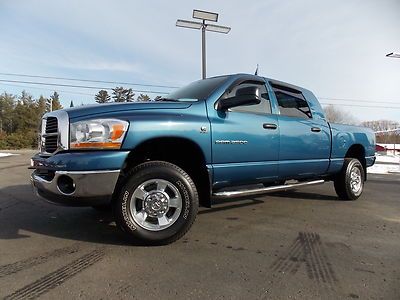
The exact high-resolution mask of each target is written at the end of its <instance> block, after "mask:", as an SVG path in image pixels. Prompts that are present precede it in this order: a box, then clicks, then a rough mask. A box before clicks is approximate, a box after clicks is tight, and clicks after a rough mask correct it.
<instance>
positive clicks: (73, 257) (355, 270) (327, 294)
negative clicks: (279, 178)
mask: <svg viewBox="0 0 400 300" xmlns="http://www.w3.org/2000/svg"><path fill="white" fill-rule="evenodd" d="M17 153H18V154H19V155H17V156H10V157H3V158H0V298H5V299H31V298H36V297H40V298H41V299H70V298H84V299H88V298H89V299H125V298H132V299H160V298H163V299H205V298H211V299H346V298H347V299H358V298H359V299H400V197H399V194H400V175H369V180H368V182H367V183H366V186H365V191H364V194H363V196H362V198H360V199H359V200H357V201H349V202H348V201H339V200H338V199H337V197H336V194H335V192H334V189H333V185H332V183H326V184H324V185H320V186H314V187H308V188H304V189H298V190H296V191H292V192H281V193H275V194H269V195H267V196H263V197H253V198H248V199H241V200H236V201H224V202H220V203H218V204H216V205H214V206H213V208H211V209H201V210H200V213H199V215H198V217H197V220H196V222H195V224H194V225H193V227H192V229H191V230H190V231H189V233H188V234H187V235H186V236H184V237H183V238H182V239H181V240H179V241H177V242H175V243H173V244H171V245H168V246H161V247H143V246H135V245H130V244H128V243H127V242H126V241H125V240H124V238H123V235H122V234H121V233H120V232H119V231H118V229H117V228H116V226H115V223H114V222H113V219H112V216H111V214H110V213H107V212H98V211H95V210H93V209H91V208H67V207H61V206H55V205H52V204H48V203H45V202H43V201H41V200H38V199H37V198H36V197H35V196H34V194H33V192H32V189H31V187H30V183H29V175H30V171H29V170H28V169H27V167H28V165H29V158H30V156H31V155H32V154H33V152H32V151H20V152H17Z"/></svg>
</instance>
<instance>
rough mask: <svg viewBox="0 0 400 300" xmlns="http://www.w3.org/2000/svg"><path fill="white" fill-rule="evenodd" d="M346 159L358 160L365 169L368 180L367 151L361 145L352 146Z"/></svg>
mask: <svg viewBox="0 0 400 300" xmlns="http://www.w3.org/2000/svg"><path fill="white" fill-rule="evenodd" d="M345 158H357V159H358V160H359V161H360V163H361V164H362V166H363V168H364V173H365V178H367V162H366V160H365V149H364V147H363V146H362V145H360V144H354V145H352V146H351V147H350V148H349V150H347V153H346V155H345Z"/></svg>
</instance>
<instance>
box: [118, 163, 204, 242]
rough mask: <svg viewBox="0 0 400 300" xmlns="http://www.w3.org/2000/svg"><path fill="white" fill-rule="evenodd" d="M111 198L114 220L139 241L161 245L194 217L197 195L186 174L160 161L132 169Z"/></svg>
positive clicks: (181, 231) (182, 230) (178, 234)
mask: <svg viewBox="0 0 400 300" xmlns="http://www.w3.org/2000/svg"><path fill="white" fill-rule="evenodd" d="M127 177H128V178H127V181H126V183H125V184H124V185H123V187H122V188H121V191H120V194H119V197H118V198H117V199H116V200H115V201H114V202H113V211H114V215H115V220H116V223H117V225H118V226H119V228H120V229H121V230H122V231H123V232H125V233H126V234H127V237H128V238H129V239H130V240H132V241H134V242H139V243H141V244H146V245H165V244H169V243H172V242H174V241H176V240H178V239H180V238H181V237H182V236H183V235H185V233H186V232H187V231H188V230H189V229H190V227H191V226H192V224H193V222H194V221H195V219H196V215H197V211H198V206H199V197H198V193H197V189H196V186H195V184H194V182H193V180H192V179H191V178H190V176H189V175H188V174H187V173H186V172H185V171H184V170H182V169H181V168H180V167H178V166H176V165H174V164H172V163H169V162H164V161H151V162H145V163H142V164H140V165H138V166H136V167H135V168H134V169H132V170H131V171H130V172H129V174H128V176H127Z"/></svg>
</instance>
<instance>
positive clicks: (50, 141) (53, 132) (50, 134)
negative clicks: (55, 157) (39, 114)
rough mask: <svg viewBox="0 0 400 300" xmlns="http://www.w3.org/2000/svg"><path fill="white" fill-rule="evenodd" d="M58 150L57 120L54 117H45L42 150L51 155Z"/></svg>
mask: <svg viewBox="0 0 400 300" xmlns="http://www.w3.org/2000/svg"><path fill="white" fill-rule="evenodd" d="M57 148H58V120H57V118H56V117H47V120H46V129H45V134H44V150H45V151H46V152H47V153H53V152H55V151H56V150H57Z"/></svg>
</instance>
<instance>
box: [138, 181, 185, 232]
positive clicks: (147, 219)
mask: <svg viewBox="0 0 400 300" xmlns="http://www.w3.org/2000/svg"><path fill="white" fill-rule="evenodd" d="M181 210H182V197H181V194H180V192H179V190H178V189H177V188H176V186H175V185H173V184H172V183H171V182H169V181H167V180H164V179H151V180H147V181H145V182H143V183H142V184H140V185H139V186H138V187H137V188H136V189H135V191H134V192H133V194H132V197H131V201H130V213H131V216H132V218H133V219H134V221H135V222H136V223H137V224H138V225H139V226H141V227H142V228H144V229H147V230H150V231H159V230H163V229H166V228H168V227H170V226H171V225H172V224H174V223H175V221H176V220H177V219H178V217H179V215H180V213H181Z"/></svg>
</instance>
